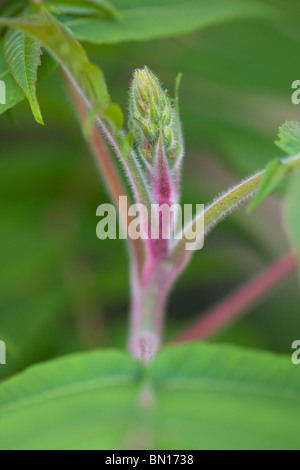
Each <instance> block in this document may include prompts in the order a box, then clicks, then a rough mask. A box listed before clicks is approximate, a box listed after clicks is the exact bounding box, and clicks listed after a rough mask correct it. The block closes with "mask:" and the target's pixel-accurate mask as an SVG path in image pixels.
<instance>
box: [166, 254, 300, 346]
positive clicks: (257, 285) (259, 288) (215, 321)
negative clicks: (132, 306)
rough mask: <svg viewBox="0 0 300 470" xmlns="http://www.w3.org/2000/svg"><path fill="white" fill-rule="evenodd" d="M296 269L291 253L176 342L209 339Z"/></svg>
mask: <svg viewBox="0 0 300 470" xmlns="http://www.w3.org/2000/svg"><path fill="white" fill-rule="evenodd" d="M296 268H297V257H296V255H295V254H294V253H289V254H288V255H286V256H285V257H283V258H282V259H280V260H279V261H277V262H276V263H275V264H273V265H272V266H271V267H269V268H267V269H266V270H265V271H264V272H263V273H261V274H260V275H259V276H257V277H256V278H255V279H253V280H252V281H250V282H248V283H247V284H245V285H244V286H243V287H241V288H240V289H239V290H238V291H237V292H235V293H233V294H232V295H230V296H229V297H228V298H227V299H225V300H224V301H223V302H221V303H220V304H219V305H216V306H215V307H213V308H212V309H211V310H210V311H208V312H207V313H206V314H205V315H204V316H202V317H201V318H200V319H199V320H197V321H196V322H195V323H194V324H192V325H191V326H190V327H189V328H187V329H186V330H185V331H184V332H183V333H181V334H180V335H179V336H178V337H177V338H176V339H175V342H180V343H183V342H189V341H194V340H197V339H203V338H207V337H208V336H211V335H212V334H213V333H215V332H216V331H217V330H219V329H220V328H222V327H223V326H224V325H226V324H228V322H230V321H232V320H233V319H234V318H236V317H237V316H239V315H240V314H241V313H243V312H244V311H245V310H246V309H248V308H249V307H251V306H252V305H253V304H254V303H255V302H257V301H258V300H259V299H260V298H262V297H263V296H264V295H266V294H267V292H269V291H270V290H271V289H273V288H274V287H275V286H276V285H277V284H279V283H280V282H281V281H282V280H283V279H285V278H286V277H287V276H288V275H289V274H291V273H292V272H293V271H295V270H296Z"/></svg>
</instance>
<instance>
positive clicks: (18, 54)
mask: <svg viewBox="0 0 300 470" xmlns="http://www.w3.org/2000/svg"><path fill="white" fill-rule="evenodd" d="M3 50H4V57H5V60H6V62H7V64H8V67H9V69H10V71H11V74H12V75H13V77H14V78H15V80H16V82H17V84H18V85H19V87H20V88H21V89H22V90H23V92H24V94H25V95H26V97H27V99H28V101H29V103H30V107H31V110H32V113H33V115H34V117H35V119H36V121H37V122H38V123H39V124H44V122H43V118H42V114H41V110H40V106H39V103H38V100H37V96H36V83H37V74H38V68H39V66H40V64H41V45H40V43H39V42H38V41H36V40H34V39H31V38H29V37H28V36H26V35H25V34H24V33H21V32H19V31H8V33H7V34H6V36H5V38H4V47H3Z"/></svg>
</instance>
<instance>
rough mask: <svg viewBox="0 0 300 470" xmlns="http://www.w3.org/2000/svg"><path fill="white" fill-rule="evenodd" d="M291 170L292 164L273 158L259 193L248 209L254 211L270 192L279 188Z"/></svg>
mask: <svg viewBox="0 0 300 470" xmlns="http://www.w3.org/2000/svg"><path fill="white" fill-rule="evenodd" d="M289 171H290V166H289V165H288V164H287V163H285V162H283V161H282V160H280V159H279V158H278V159H276V160H272V161H271V162H270V163H269V164H268V165H267V167H266V170H265V173H264V176H263V179H262V183H261V185H260V188H259V191H258V193H257V195H256V196H255V197H254V199H253V201H252V202H251V204H250V205H249V207H248V211H249V212H252V211H253V210H254V209H256V208H257V207H258V206H259V205H260V204H261V203H262V202H263V201H264V200H265V199H266V198H267V197H268V196H269V195H270V194H272V193H273V191H275V189H277V188H278V186H279V185H280V183H281V182H282V181H283V179H284V177H285V176H286V175H287V174H288V172H289Z"/></svg>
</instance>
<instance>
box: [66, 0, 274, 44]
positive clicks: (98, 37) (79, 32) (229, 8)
mask: <svg viewBox="0 0 300 470" xmlns="http://www.w3.org/2000/svg"><path fill="white" fill-rule="evenodd" d="M114 5H115V6H116V7H117V8H118V10H119V11H120V13H121V15H122V22H114V21H111V20H109V19H107V20H102V19H96V18H80V19H69V20H68V19H66V20H67V24H68V26H70V27H71V29H72V31H73V32H74V34H75V35H76V37H77V38H78V39H79V40H83V41H88V42H91V43H94V44H112V43H117V42H121V41H138V40H148V39H155V38H163V37H169V36H175V35H178V34H187V33H190V32H192V31H195V30H197V29H199V28H203V27H206V26H210V25H213V24H216V23H219V22H222V21H228V20H232V19H235V18H243V17H259V16H263V15H266V13H268V15H270V9H269V8H266V7H265V6H262V5H261V4H258V3H254V2H252V1H240V0H226V1H224V0H154V1H153V0H143V1H140V0H138V1H137V0H127V1H123V0H115V1H114Z"/></svg>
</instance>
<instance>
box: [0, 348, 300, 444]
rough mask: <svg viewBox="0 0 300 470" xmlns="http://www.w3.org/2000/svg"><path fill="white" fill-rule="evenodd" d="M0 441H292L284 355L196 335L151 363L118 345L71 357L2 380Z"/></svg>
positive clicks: (295, 407) (293, 381) (292, 369)
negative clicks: (217, 342)
mask: <svg viewBox="0 0 300 470" xmlns="http://www.w3.org/2000/svg"><path fill="white" fill-rule="evenodd" d="M0 415H1V420H0V447H1V449H106V450H107V449H123V448H131V449H136V448H139V446H142V448H155V449H168V450H171V449H172V450H174V449H189V450H192V449H299V448H300V444H299V437H298V433H297V429H298V428H299V420H300V375H299V371H298V369H297V367H296V366H294V365H292V362H291V360H290V358H289V357H286V358H285V357H280V356H272V355H270V354H266V353H259V352H253V351H247V350H239V349H238V348H234V347H228V346H222V345H220V346H216V345H208V344H203V343H194V344H190V345H186V346H180V347H172V348H168V349H166V350H164V351H163V352H161V353H160V355H159V356H158V358H157V360H156V361H155V362H154V364H153V365H152V366H151V367H150V368H149V369H144V368H143V366H142V365H141V364H140V363H138V362H137V361H136V360H134V359H132V358H131V357H129V356H128V355H127V354H126V353H125V352H124V353H123V352H117V351H103V352H93V353H87V354H81V355H75V356H70V357H67V358H63V359H59V360H56V361H53V362H50V363H47V364H45V365H39V366H36V367H34V368H31V369H29V370H28V371H26V372H25V373H23V374H21V375H19V376H17V377H15V378H12V379H10V380H8V381H6V382H5V383H3V384H2V385H1V386H0Z"/></svg>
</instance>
